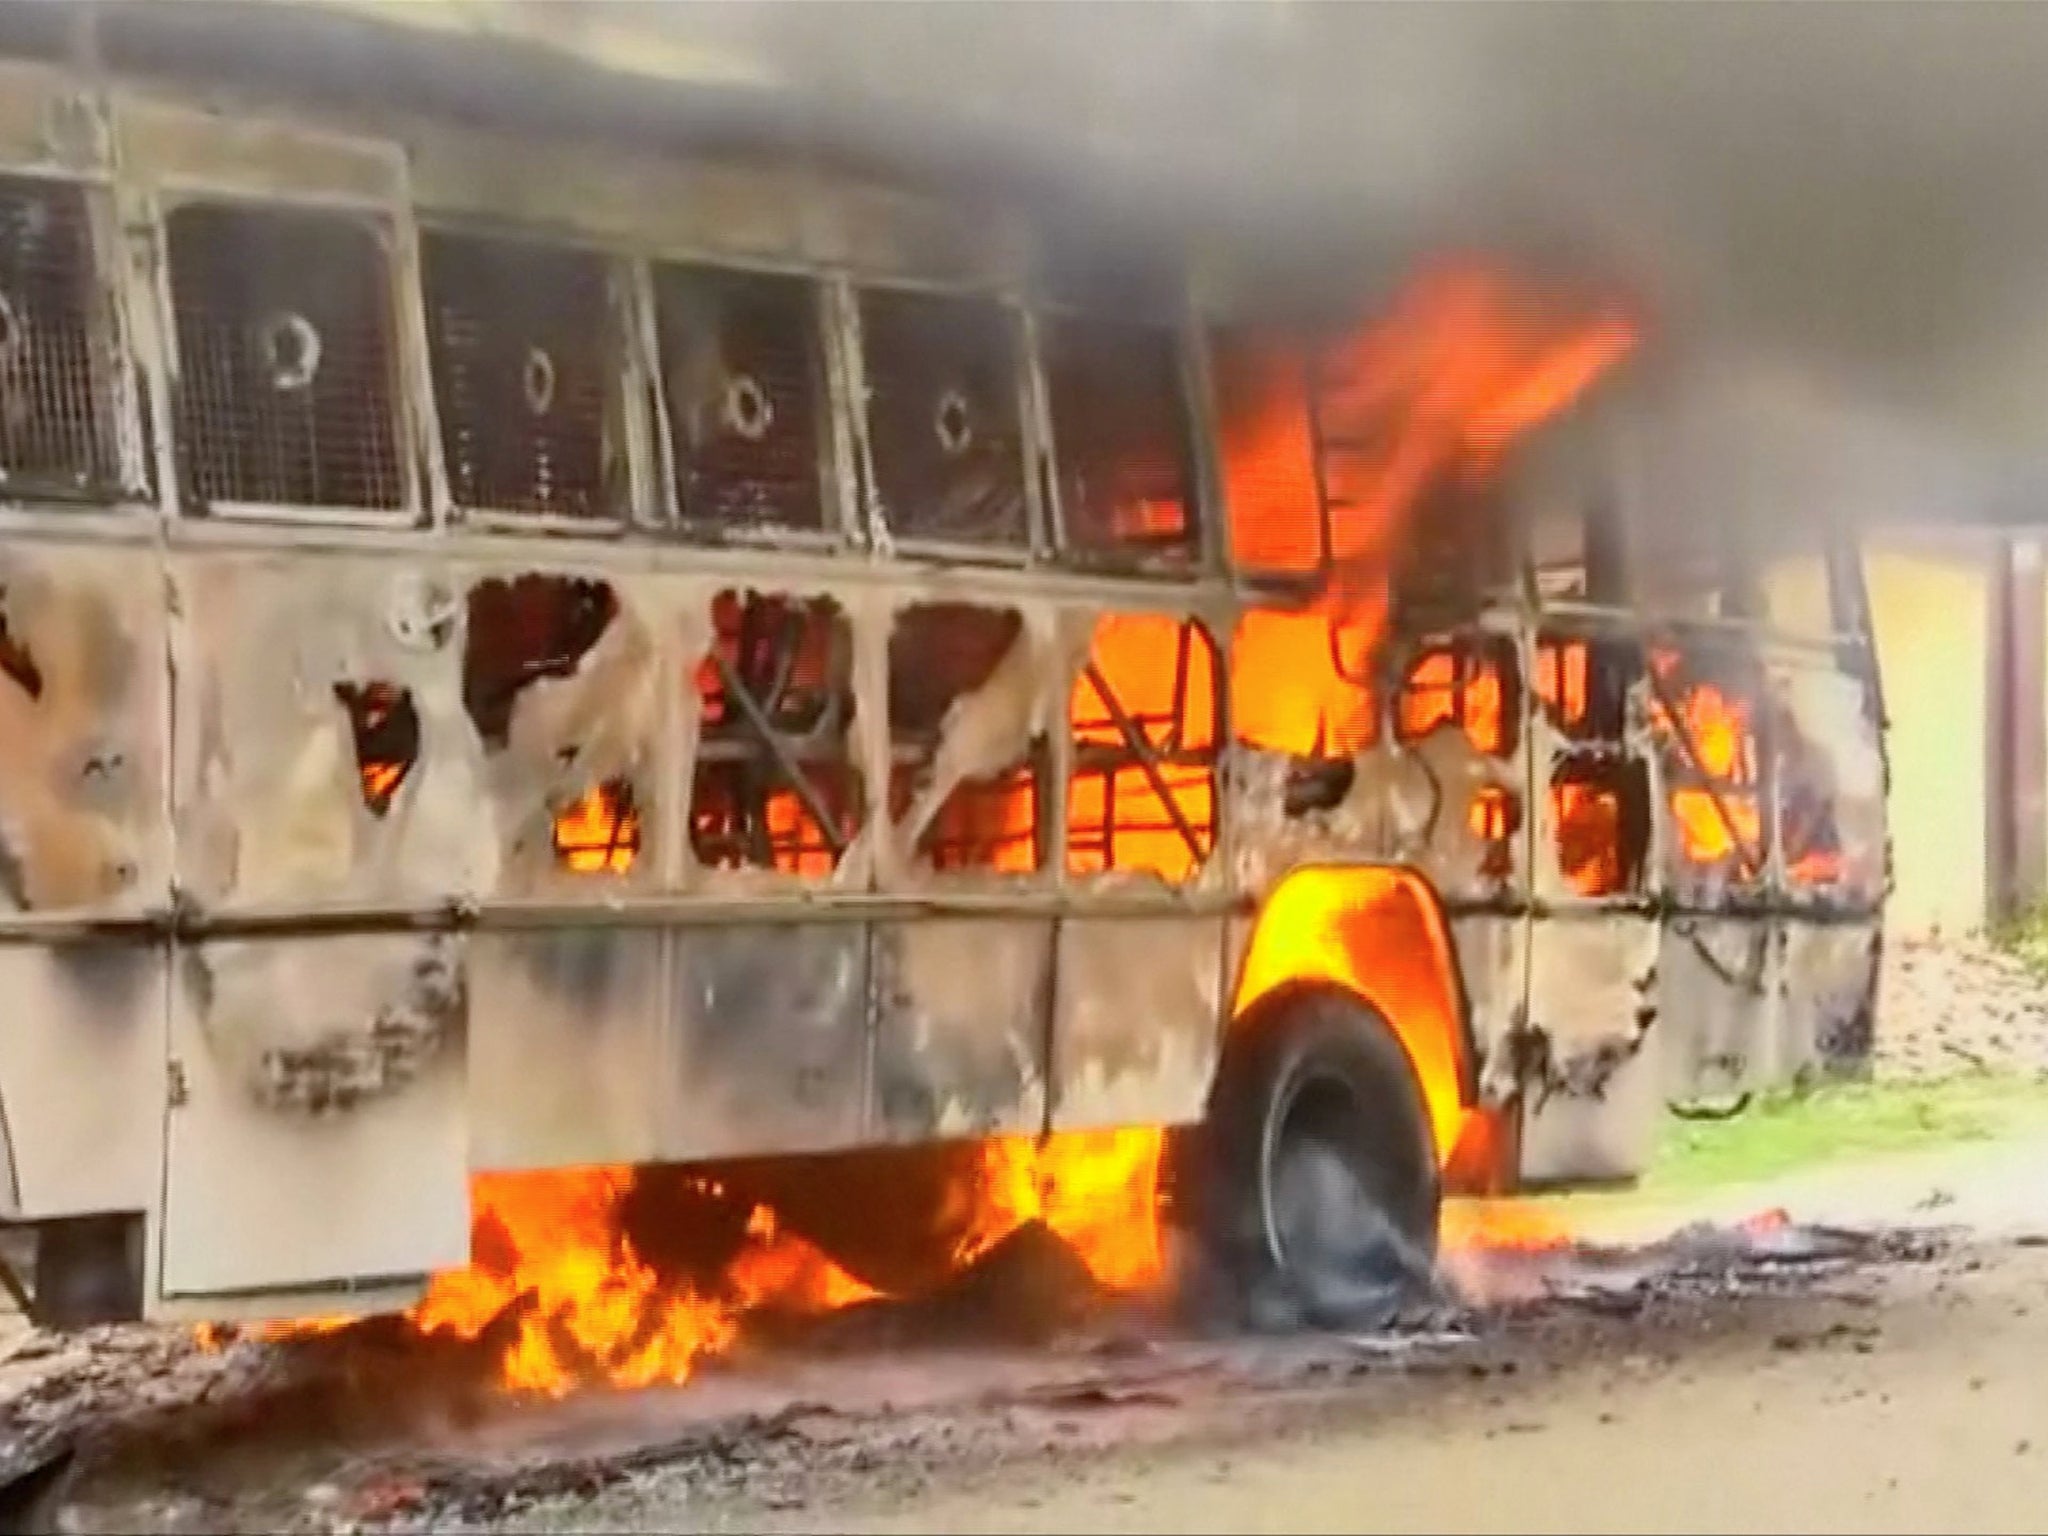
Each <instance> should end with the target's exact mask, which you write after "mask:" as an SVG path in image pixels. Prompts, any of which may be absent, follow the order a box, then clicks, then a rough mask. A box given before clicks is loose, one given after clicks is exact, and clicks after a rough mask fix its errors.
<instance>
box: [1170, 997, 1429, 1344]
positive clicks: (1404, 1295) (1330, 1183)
mask: <svg viewBox="0 0 2048 1536" xmlns="http://www.w3.org/2000/svg"><path fill="white" fill-rule="evenodd" d="M1201 1141H1202V1146H1203V1156H1202V1158H1201V1160H1200V1162H1201V1169H1200V1183H1199V1192H1198V1193H1197V1194H1196V1210H1195V1216H1196V1221H1197V1225H1198V1230H1199V1231H1200V1233H1201V1236H1202V1239H1203V1247H1204V1249H1205V1250H1206V1252H1207V1254H1208V1256H1209V1259H1210V1266H1209V1268H1210V1269H1211V1271H1212V1280H1213V1281H1215V1282H1220V1283H1221V1286H1222V1288H1223V1292H1224V1297H1225V1299H1226V1300H1227V1302H1228V1303H1229V1304H1230V1305H1231V1306H1232V1308H1233V1310H1234V1311H1235V1312H1236V1313H1237V1315H1238V1317H1239V1319H1240V1320H1241V1321H1243V1322H1248V1323H1250V1324H1252V1325H1253V1326H1256V1327H1293V1326H1302V1325H1306V1326H1309V1327H1367V1326H1374V1325H1377V1324H1379V1323H1383V1322H1385V1321H1386V1320H1387V1319H1388V1318H1389V1317H1390V1316H1391V1315H1392V1314H1393V1313H1394V1312H1395V1311H1396V1310H1397V1309H1398V1308H1399V1307H1400V1305H1401V1304H1402V1302H1403V1301H1404V1300H1406V1299H1408V1298H1409V1297H1411V1296H1413V1295H1415V1294H1416V1293H1418V1292H1420V1291H1423V1290H1426V1289H1427V1288H1428V1286H1429V1285H1430V1283H1431V1277H1432V1273H1433V1270H1434V1266H1435V1260H1436V1239H1437V1219H1438V1214H1439V1211H1440V1209H1441V1206H1442V1193H1443V1191H1442V1183H1441V1178H1440V1175H1439V1171H1438V1159H1437V1151H1436V1140H1435V1136H1434V1134H1433V1133H1432V1131H1431V1129H1430V1121H1429V1111H1428V1106H1427V1104H1426V1103H1425V1101H1424V1099H1423V1096H1422V1089H1421V1085H1420V1084H1419V1083H1418V1082H1417V1081H1416V1077H1415V1070H1414V1068H1413V1066H1412V1065H1411V1064H1410V1062H1409V1059H1408V1053H1407V1051H1406V1050H1405V1049H1404V1048H1403V1047H1402V1045H1401V1042H1400V1040H1399V1038H1398V1037H1397V1036H1396V1035H1395V1034H1394V1032H1393V1030H1392V1029H1391V1028H1390V1027H1389V1026H1388V1024H1387V1022H1386V1020H1385V1019H1383V1018H1382V1017H1381V1016H1380V1015H1379V1013H1378V1012H1377V1011H1376V1010H1374V1009H1373V1008H1372V1007H1371V1006H1369V1005H1368V1004H1367V1003H1365V1002H1364V1001H1362V1000H1361V999H1359V998H1357V997H1354V996H1352V995H1351V994H1349V993H1344V992H1338V991H1335V990H1331V989H1322V988H1316V989H1300V990H1296V991H1292V992H1289V993H1285V994H1279V995H1276V996H1274V997H1272V998H1270V999H1268V1000H1267V1001H1265V1002H1262V1003H1260V1004H1258V1005H1257V1006H1256V1007H1255V1008H1254V1009H1253V1011H1252V1013H1251V1014H1250V1015H1248V1016H1247V1017H1245V1018H1244V1019H1241V1020H1240V1021H1239V1022H1238V1024H1237V1025H1236V1027H1235V1030H1234V1032H1233V1038H1232V1040H1231V1042H1230V1043H1229V1045H1228V1046H1227V1047H1226V1048H1225V1051H1224V1055H1223V1061H1222V1065H1221V1067H1220V1068H1219V1070H1218V1073H1217V1079H1216V1086H1215V1088H1214V1089H1213V1090H1212V1092H1211V1094H1210V1098H1209V1114H1208V1121H1207V1124H1206V1126H1205V1127H1204V1129H1203V1133H1202V1137H1201Z"/></svg>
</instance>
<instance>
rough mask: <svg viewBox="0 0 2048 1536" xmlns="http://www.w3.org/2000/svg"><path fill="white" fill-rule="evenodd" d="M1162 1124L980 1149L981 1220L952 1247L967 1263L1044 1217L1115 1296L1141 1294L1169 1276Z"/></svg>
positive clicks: (1015, 1140)
mask: <svg viewBox="0 0 2048 1536" xmlns="http://www.w3.org/2000/svg"><path fill="white" fill-rule="evenodd" d="M1165 1148H1166V1134H1165V1132H1163V1131H1161V1130H1160V1129H1159V1128H1158V1127H1156V1126H1138V1127H1133V1128H1130V1129H1125V1130H1110V1131H1069V1132H1066V1133H1064V1134H1061V1135H1057V1136H1051V1137H1048V1138H1046V1139H1045V1140H1043V1141H1037V1140H1033V1139H1032V1138H1029V1137H1021V1136H1016V1137H1004V1138H1001V1139H999V1140H996V1141H991V1142H988V1143H987V1144H986V1145H985V1146H984V1147H983V1149H982V1162H981V1168H980V1179H981V1189H980V1191H979V1195H980V1201H979V1205H978V1217H977V1220H976V1221H975V1222H974V1224H973V1226H972V1227H971V1229H970V1231H969V1233H968V1236H967V1237H966V1238H965V1239H964V1240H963V1241H962V1242H961V1244H960V1246H959V1248H958V1249H957V1250H956V1251H955V1254H954V1258H955V1261H956V1262H958V1263H961V1264H966V1263H971V1262H972V1261H973V1260H975V1259H977V1258H979V1257H980V1256H981V1255H982V1254H984V1253H986V1252H987V1251H988V1250H989V1249H990V1248H992V1247H994V1246H995V1245H996V1244H997V1243H998V1242H1000V1241H1002V1239H1003V1238H1004V1237H1006V1236H1008V1235H1009V1234H1010V1233H1011V1232H1013V1231H1015V1230H1016V1229H1017V1228H1018V1227H1019V1226H1022V1225H1023V1224H1024V1223H1025V1222H1027V1221H1034V1220H1036V1221H1043V1222H1044V1223H1045V1224H1046V1225H1047V1226H1048V1227H1050V1228H1051V1229H1052V1230H1053V1231H1054V1232H1055V1233H1057V1234H1058V1235H1059V1236H1060V1237H1062V1238H1064V1239H1065V1240H1066V1241H1067V1243H1068V1244H1069V1245H1070V1246H1071V1247H1072V1248H1073V1249H1074V1251H1075V1252H1076V1253H1078V1254H1079V1255H1080V1256H1081V1260H1082V1262H1083V1263H1085V1264H1086V1265H1087V1266H1088V1272H1089V1273H1090V1274H1092V1275H1093V1276H1094V1277H1095V1279H1096V1281H1097V1282H1098V1283H1100V1284H1101V1285H1103V1286H1104V1287H1106V1288H1108V1289H1110V1290H1114V1291H1143V1290H1147V1289H1150V1288H1151V1287H1153V1286H1156V1285H1158V1284H1159V1283H1160V1281H1161V1280H1162V1279H1163V1278H1164V1276H1165V1273H1166V1254H1165V1246H1164V1242H1163V1233H1162V1231H1161V1228H1160V1223H1159V1175H1160V1166H1161V1159H1162V1157H1163V1155H1164V1152H1165Z"/></svg>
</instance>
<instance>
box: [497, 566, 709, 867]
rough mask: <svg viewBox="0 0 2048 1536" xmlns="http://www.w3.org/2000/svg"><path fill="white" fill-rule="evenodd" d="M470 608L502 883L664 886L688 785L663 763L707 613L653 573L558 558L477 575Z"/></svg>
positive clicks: (498, 864) (701, 645)
mask: <svg viewBox="0 0 2048 1536" xmlns="http://www.w3.org/2000/svg"><path fill="white" fill-rule="evenodd" d="M683 590H684V591H687V590H688V589H687V588H684V589H683ZM464 610H465V615H466V623H465V626H464V645H463V649H462V664H461V693H462V704H463V710H464V719H465V724H466V725H467V727H468V730H469V736H470V740H471V742H472V743H473V746H472V747H471V750H473V751H475V752H477V753H478V754H479V758H478V767H479V768H480V771H481V775H482V780H481V782H482V787H483V789H484V790H485V805H486V806H487V807H488V812H489V817H488V819H489V823H490V825H491V826H492V827H493V829H494V834H495V838H496V845H495V848H494V849H493V857H494V860H495V864H494V868H495V869H496V871H497V881H496V886H495V889H496V890H497V891H498V893H499V894H502V895H506V896H539V895H548V896H556V897H574V898H588V899H590V900H604V899H608V898H609V897H610V896H612V895H616V894H617V892H618V891H619V890H620V889H621V888H624V889H628V890H644V889H649V888H653V887H655V886H658V885H659V884H660V883H661V881H662V878H663V873H662V863H663V861H662V859H661V858H660V857H659V855H658V852H657V850H658V849H659V848H660V847H661V839H662V836H663V833H664V831H665V828H664V825H663V822H664V818H666V817H668V816H669V815H670V814H672V808H673V807H674V806H675V805H676V803H677V800H678V798H679V796H680V793H681V791H680V790H679V789H678V788H677V787H675V786H674V785H672V784H670V783H669V782H668V781H667V779H666V778H665V776H664V775H663V774H662V773H660V772H659V771H658V770H659V766H660V760H661V754H662V752H663V740H664V730H665V722H667V721H668V720H670V719H672V718H673V715H674V711H675V710H677V709H679V708H680V707H681V705H680V701H679V700H676V699H673V698H672V697H671V695H673V694H676V693H679V692H680V690H681V687H682V684H681V681H680V677H681V667H680V664H679V654H678V647H679V646H680V647H682V648H686V649H689V650H690V654H691V656H692V657H694V656H696V655H698V654H701V652H702V649H703V644H704V639H703V636H704V630H705V626H706V622H707V619H706V616H704V615H702V614H701V613H697V612H694V611H692V610H691V605H690V603H689V602H688V601H687V600H686V599H685V598H683V597H681V596H679V595H678V594H677V592H675V591H673V590H671V589H669V588H667V587H665V586H663V585H662V584H661V583H660V582H659V581H658V580H655V579H649V578H641V579H627V578H624V577H606V576H599V575H595V574H584V573H582V572H578V571H570V570H563V569H560V568H556V569H548V568H544V567H525V568H519V569H507V570H504V571H502V572H491V573H488V574H479V575H478V576H477V577H476V578H475V579H474V580H472V581H471V582H470V584H469V586H468V589H467V595H466V599H465V602H464ZM679 613H680V615H681V620H680V623H679V624H677V623H675V622H672V621H673V620H674V619H675V618H676V616H677V615H678V614H679ZM471 819H472V821H474V820H476V819H477V816H476V813H475V812H472V813H471Z"/></svg>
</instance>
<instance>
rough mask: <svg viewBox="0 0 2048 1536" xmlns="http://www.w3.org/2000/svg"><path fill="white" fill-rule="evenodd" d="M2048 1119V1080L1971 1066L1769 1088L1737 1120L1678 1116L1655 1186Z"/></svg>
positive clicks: (2007, 1130) (1794, 1168)
mask: <svg viewBox="0 0 2048 1536" xmlns="http://www.w3.org/2000/svg"><path fill="white" fill-rule="evenodd" d="M2042 1125H2048V1081H2043V1080H2041V1079H2037V1078H2028V1077H2021V1076H2017V1075H2012V1074H2002V1073H1966V1074H1961V1075H1958V1076H1954V1077H1946V1078H1939V1079H1934V1080H1930V1081H1926V1082H1910V1083H1908V1082H1891V1083H1853V1084H1840V1085H1833V1086H1828V1087H1821V1088H1815V1089H1810V1090H1807V1091H1804V1092H1798V1093H1786V1094H1781V1095H1774V1096H1769V1097H1766V1098H1764V1099H1762V1100H1761V1101H1760V1102H1758V1103H1756V1104H1754V1105H1752V1106H1751V1107H1750V1109H1749V1110H1748V1112H1747V1113H1745V1114H1742V1115H1739V1116H1737V1117H1736V1118H1735V1119H1733V1120H1727V1121H1719V1122H1713V1123H1703V1122H1697V1121H1673V1122H1672V1124H1671V1128H1670V1130H1669V1131H1668V1132H1667V1133H1666V1135H1665V1138H1664V1142H1663V1145H1662V1146H1661V1147H1660V1148H1659V1152H1658V1156H1657V1159H1656V1161H1655V1162H1654V1163H1653V1165H1652V1167H1651V1169H1650V1172H1649V1174H1648V1175H1647V1176H1646V1177H1645V1178H1644V1180H1643V1183H1642V1188H1643V1189H1644V1190H1645V1191H1646V1192H1664V1193H1669V1192H1692V1191H1697V1190H1701V1189H1707V1188H1714V1187H1719V1186H1725V1185H1731V1184H1746V1183H1752V1182H1758V1181H1761V1180H1765V1179H1769V1178H1773V1177H1775V1176H1777V1175H1781V1174H1787V1173H1794V1172H1798V1171H1801V1170H1804V1169H1808V1168H1813V1167H1818V1166H1822V1165H1825V1164H1828V1163H1835V1162H1843V1161H1850V1160H1854V1159H1858V1158H1868V1157H1875V1156H1881V1155H1885V1154H1893V1153H1900V1152H1912V1151H1922V1150H1926V1149H1929V1148H1933V1147H1942V1146H1956V1145H1961V1144H1964V1143H1968V1142H1980V1141H1992V1140H1996V1139H1998V1138H2000V1137H2003V1136H2007V1135H2011V1134H2012V1133H2014V1132H2016V1131H2021V1130H2025V1129H2028V1128H2030V1127H2033V1126H2042Z"/></svg>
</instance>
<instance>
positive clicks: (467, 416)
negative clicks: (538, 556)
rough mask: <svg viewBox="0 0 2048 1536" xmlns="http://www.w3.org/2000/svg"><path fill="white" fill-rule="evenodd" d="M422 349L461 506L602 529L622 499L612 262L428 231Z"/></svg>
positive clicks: (453, 486) (424, 253)
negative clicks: (428, 357)
mask: <svg viewBox="0 0 2048 1536" xmlns="http://www.w3.org/2000/svg"><path fill="white" fill-rule="evenodd" d="M421 263H422V270H423V274H424V283H425V288H426V309H427V338H428V344H429V348H430V351H431V354H432V357H433V369H434V393H435V400H436V402H437V404H438V406H439V410H440V419H441V448H442V454H443V456H444V458H445V459H446V461H447V466H448V483H449V489H450V491H451V492H452V493H453V495H454V498H455V501H456V503H457V504H458V505H460V506H464V507H471V508H481V509H486V510H493V511H501V512H524V513H529V514H533V515H537V516H555V517H577V518H589V517H601V516H604V515H606V514H608V513H610V512H613V511H616V510H617V509H618V507H619V506H620V504H621V502H622V499H623V492H624V481H623V470H624V463H623V459H622V457H621V455H620V445H619V444H618V443H617V442H616V441H615V439H614V435H613V432H612V430H611V426H610V424H611V422H612V420H613V410H612V394H613V390H614V388H615V385H616V380H617V379H618V378H619V376H620V375H619V361H618V356H617V349H616V347H615V346H614V345H613V342H612V334H613V332H612V321H611V300H610V292H609V277H608V274H607V271H606V266H605V262H604V259H603V258H602V257H600V256H597V255H594V254H592V253H590V252H586V251H575V250H564V249H555V248H551V247H548V246H543V245H535V244H532V243H529V242H526V241H517V240H494V239H483V238H479V237H475V236H470V235H458V234H449V233H445V232H437V231H429V232H428V233H427V234H426V236H425V237H424V239H423V241H422V248H421Z"/></svg>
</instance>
